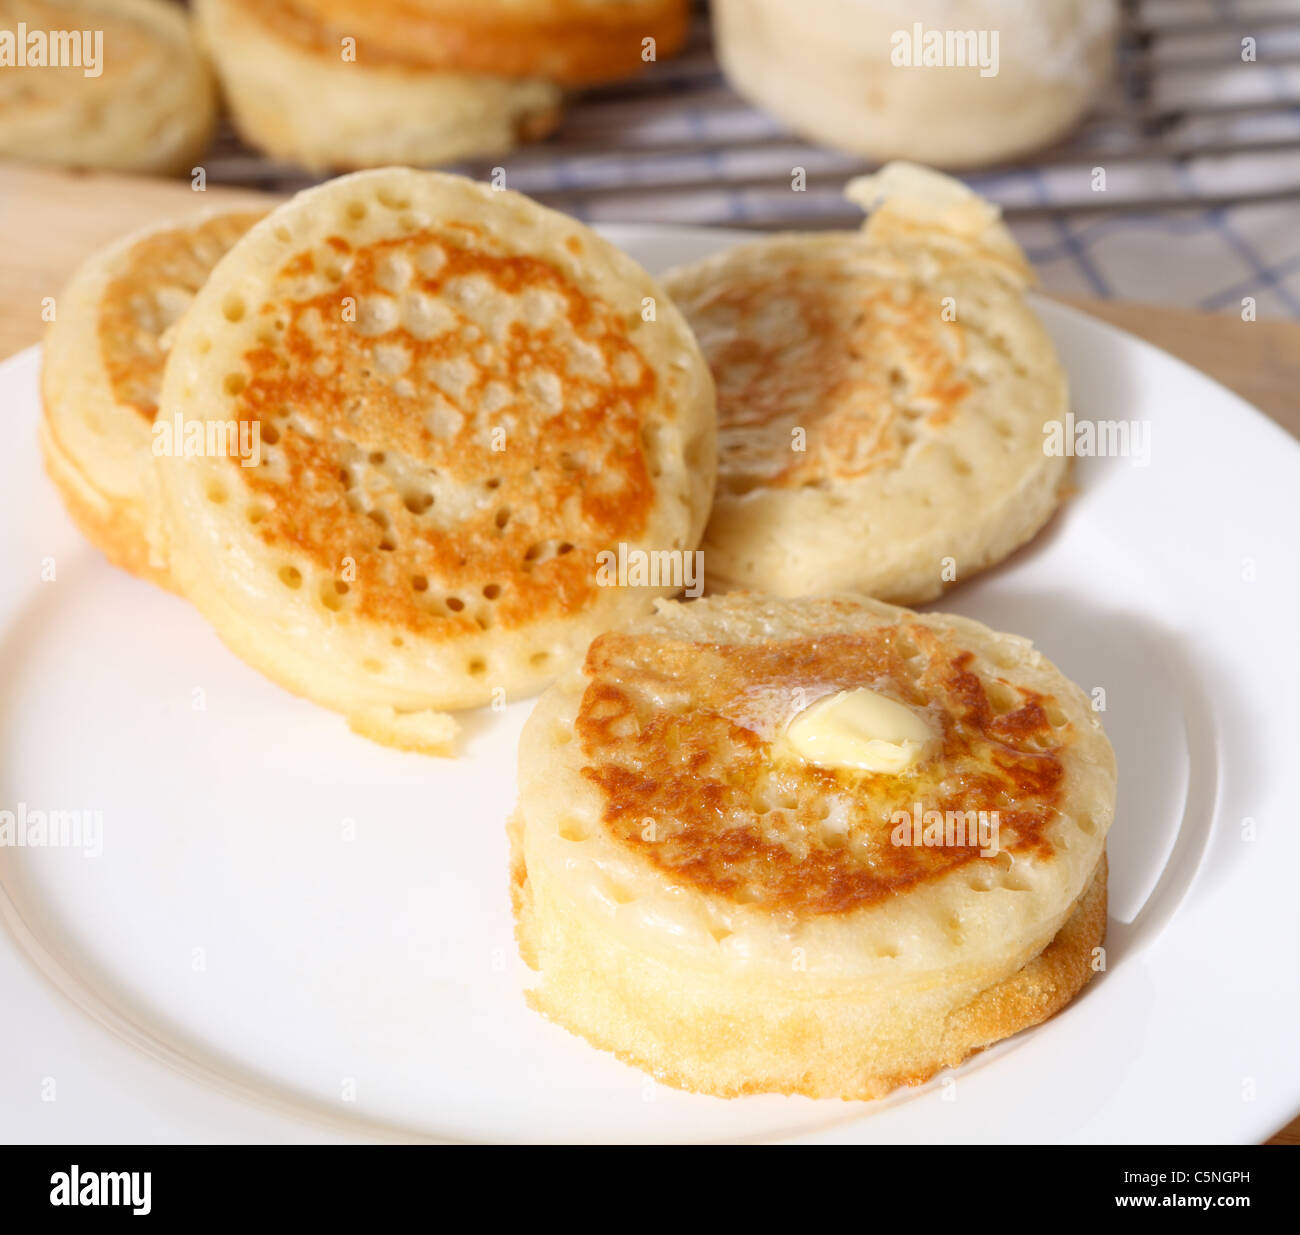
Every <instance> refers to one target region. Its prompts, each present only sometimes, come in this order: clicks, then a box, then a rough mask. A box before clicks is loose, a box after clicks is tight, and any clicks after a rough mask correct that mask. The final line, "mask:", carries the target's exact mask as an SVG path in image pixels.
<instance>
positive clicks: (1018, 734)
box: [575, 619, 1073, 915]
mask: <svg viewBox="0 0 1300 1235" xmlns="http://www.w3.org/2000/svg"><path fill="white" fill-rule="evenodd" d="M973 660H974V657H973V655H972V653H971V652H969V651H966V650H963V648H962V647H961V646H960V644H959V642H958V641H957V639H956V637H955V636H954V635H953V634H952V632H950V631H946V630H943V629H937V628H934V627H931V626H927V625H924V624H922V622H921V621H916V620H906V619H900V620H899V621H898V622H897V623H895V624H891V625H882V626H879V627H874V628H870V629H865V630H859V631H854V632H844V633H837V634H830V635H827V636H825V637H821V638H816V639H808V638H800V639H773V640H770V641H766V642H755V643H749V644H739V643H738V644H716V643H708V642H694V641H688V640H681V639H672V638H667V637H653V636H648V635H627V634H618V633H614V634H606V635H602V636H600V637H599V638H597V639H596V641H595V642H594V643H593V644H592V645H591V648H590V651H589V653H588V656H587V660H586V665H585V672H586V674H587V676H588V678H589V682H588V685H587V687H586V690H585V693H584V695H583V698H582V702H581V706H580V708H579V712H578V717H577V722H576V730H575V732H576V734H577V737H578V739H579V742H580V744H581V751H582V755H583V758H584V767H583V775H584V776H585V777H586V778H587V779H588V780H589V781H591V782H592V783H593V784H594V785H595V786H596V787H597V788H598V789H599V791H600V793H601V796H602V799H603V822H604V825H605V827H606V828H607V829H608V831H609V833H610V834H611V835H612V836H613V837H614V838H615V839H616V840H617V841H618V842H619V843H621V844H622V845H625V846H627V847H628V848H630V849H632V850H634V851H635V852H636V853H637V854H639V855H640V856H641V857H643V858H644V859H645V860H647V861H649V862H651V863H652V864H654V866H656V867H657V868H658V869H660V870H661V871H663V872H664V873H665V874H667V875H669V876H670V877H671V878H672V879H673V880H674V881H675V882H678V883H681V884H684V885H687V886H690V887H693V888H695V889H698V890H701V891H705V892H707V893H710V894H713V895H716V896H720V897H722V898H724V899H727V900H729V901H732V902H736V903H746V904H756V905H759V906H761V907H764V908H767V909H773V910H788V911H791V912H793V913H796V914H801V915H818V914H836V913H843V912H847V911H849V910H852V909H855V908H858V907H861V906H865V905H869V904H872V903H873V902H876V901H878V900H880V899H881V898H883V897H885V896H888V895H890V894H891V893H896V892H900V891H904V890H906V889H908V888H910V887H913V886H915V885H919V884H922V883H924V882H926V881H931V880H934V879H937V878H939V877H940V876H942V875H945V874H946V873H948V872H950V871H952V870H953V869H955V868H957V867H959V866H962V865H965V864H967V863H971V862H974V861H976V860H977V859H978V856H979V848H978V847H977V846H975V847H972V846H970V845H967V844H960V843H959V844H956V845H953V846H926V845H917V844H904V845H896V844H894V843H893V841H892V833H893V831H894V828H895V822H894V821H893V819H892V816H893V815H894V812H896V811H905V812H907V813H908V815H909V816H914V811H915V809H916V807H917V805H918V804H919V807H920V809H921V811H922V812H925V811H940V812H945V813H946V812H948V811H960V812H967V811H975V812H979V811H985V812H992V811H997V812H998V823H999V837H998V846H999V848H1000V849H1001V850H1002V851H1004V852H1010V853H1011V854H1012V855H1013V857H1014V855H1016V854H1017V853H1026V852H1028V853H1032V854H1034V855H1035V857H1037V858H1040V859H1050V858H1051V857H1052V854H1053V850H1052V846H1051V843H1050V842H1049V840H1048V839H1047V837H1046V836H1045V834H1044V829H1045V828H1046V827H1047V825H1048V824H1049V823H1051V822H1052V820H1053V819H1054V818H1055V817H1056V816H1057V806H1058V801H1059V799H1060V796H1061V792H1062V781H1063V776H1064V770H1063V766H1062V762H1061V754H1062V752H1063V751H1064V750H1065V749H1066V748H1067V747H1068V746H1069V744H1070V743H1071V742H1072V740H1073V730H1072V727H1071V726H1070V724H1069V722H1068V721H1067V719H1066V717H1065V715H1064V713H1063V711H1062V710H1061V708H1060V707H1059V706H1058V705H1057V704H1056V703H1055V701H1054V700H1053V699H1052V698H1051V697H1050V696H1047V695H1043V694H1040V693H1037V692H1035V691H1032V690H1029V689H1026V688H1022V687H1017V686H1013V685H1011V684H1010V683H1008V682H1007V681H1006V680H1005V679H1003V678H1001V677H999V678H988V679H985V678H982V677H981V676H979V675H978V674H977V673H975V672H974V671H973V669H972V663H973ZM861 686H865V687H869V688H870V689H872V690H875V691H878V692H881V693H884V694H886V695H888V696H890V697H892V698H894V699H895V700H897V701H898V702H900V703H903V704H905V705H907V706H911V707H914V708H917V709H918V710H922V711H924V713H925V715H926V716H927V718H928V720H929V722H930V723H931V724H932V725H933V726H934V727H935V729H936V732H937V733H939V734H941V735H942V736H941V738H940V740H939V742H938V746H937V750H936V753H935V754H934V755H933V756H932V757H929V758H927V759H925V760H923V761H922V762H921V763H920V764H918V765H917V766H916V767H915V768H913V769H912V770H911V771H910V772H907V773H903V774H899V775H878V774H872V773H867V772H856V771H848V770H843V769H828V768H823V767H819V766H816V765H813V764H807V763H804V762H802V761H801V760H798V759H797V758H792V757H786V756H782V755H780V754H778V753H776V751H775V750H774V744H775V739H776V737H777V736H778V735H779V733H780V730H781V729H782V728H783V726H784V724H785V723H786V721H787V720H788V718H789V716H790V715H792V714H794V713H795V712H797V711H799V710H800V709H801V708H802V706H804V705H805V704H809V703H812V702H814V701H815V699H816V698H817V697H820V696H821V695H824V694H828V693H831V692H834V691H840V690H848V689H852V688H855V687H861ZM984 860H986V861H989V860H992V861H996V860H997V859H996V858H994V859H987V858H986V859H984Z"/></svg>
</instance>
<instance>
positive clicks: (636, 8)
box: [196, 0, 687, 169]
mask: <svg viewBox="0 0 1300 1235" xmlns="http://www.w3.org/2000/svg"><path fill="white" fill-rule="evenodd" d="M196 9H197V12H198V17H199V23H200V26H201V28H202V31H203V36H204V41H205V43H206V44H207V48H208V51H209V54H210V55H211V56H212V60H213V63H214V64H215V65H216V68H217V72H218V74H219V75H220V77H221V82H222V86H223V87H224V89H225V93H226V98H227V101H228V102H229V104H230V107H231V111H232V112H233V115H234V119H235V124H236V126H237V127H238V128H239V130H240V132H241V134H242V135H243V136H244V137H245V138H246V139H247V140H248V141H250V142H251V143H253V144H254V145H256V146H258V147H260V148H261V149H263V150H265V151H266V152H268V153H269V154H272V155H275V156H276V157H279V158H284V159H290V160H293V161H294V162H297V163H300V164H302V165H303V166H305V167H309V168H314V169H330V168H333V169H343V168H357V167H376V166H382V165H384V164H387V163H424V164H431V163H445V162H448V161H450V160H452V159H457V158H463V157H467V156H470V155H495V154H504V153H505V152H506V151H508V150H510V149H511V148H512V147H513V146H514V145H515V144H516V143H517V142H518V141H520V140H528V139H532V138H538V137H542V136H545V134H547V133H548V132H549V131H550V130H551V129H552V128H554V126H555V125H556V123H557V122H558V121H559V117H560V109H561V105H562V102H563V97H564V91H565V90H566V89H571V88H574V87H578V86H586V85H591V84H594V83H597V82H605V81H611V80H615V79H618V78H621V77H626V76H628V75H629V74H633V73H636V72H638V71H640V70H641V69H642V68H644V67H645V64H646V63H647V61H649V60H653V59H656V58H657V57H658V56H660V55H664V56H667V55H670V54H672V53H673V52H674V51H676V50H677V49H678V48H679V47H680V46H681V43H682V41H683V40H684V38H685V34H686V22H687V4H686V0H197V4H196Z"/></svg>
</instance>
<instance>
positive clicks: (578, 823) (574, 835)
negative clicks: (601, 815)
mask: <svg viewBox="0 0 1300 1235" xmlns="http://www.w3.org/2000/svg"><path fill="white" fill-rule="evenodd" d="M587 836H588V833H587V825H586V824H585V823H583V822H582V820H581V819H575V818H573V816H572V815H567V816H565V818H563V819H561V820H560V838H561V839H562V840H571V841H584V840H586V839H587Z"/></svg>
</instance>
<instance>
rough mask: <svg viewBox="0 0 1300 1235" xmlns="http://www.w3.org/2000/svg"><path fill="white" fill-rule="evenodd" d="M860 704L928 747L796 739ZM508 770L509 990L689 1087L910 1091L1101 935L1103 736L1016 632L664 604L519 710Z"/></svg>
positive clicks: (1027, 1016) (1043, 1006) (1106, 797)
mask: <svg viewBox="0 0 1300 1235" xmlns="http://www.w3.org/2000/svg"><path fill="white" fill-rule="evenodd" d="M862 692H866V693H868V694H869V695H870V696H871V697H872V698H873V699H875V700H876V701H877V705H878V706H879V707H880V708H883V711H882V712H881V713H880V714H881V715H883V714H884V713H885V712H889V711H902V712H906V713H907V714H908V715H909V716H910V717H912V718H914V719H915V720H916V721H917V723H920V724H923V725H924V726H925V727H926V728H927V730H928V731H929V732H930V733H931V734H932V741H930V742H929V744H928V745H927V746H925V747H924V748H922V753H920V754H917V755H916V756H915V757H914V761H913V762H912V763H910V764H909V765H908V766H907V767H906V768H900V769H898V770H896V771H892V772H890V773H888V774H881V773H877V772H873V771H869V770H863V769H862V768H860V767H856V766H852V765H850V764H845V763H836V762H834V761H826V760H823V759H821V758H818V760H817V761H813V760H811V759H809V758H807V757H806V756H803V755H800V754H798V753H795V752H793V751H792V748H791V744H790V742H791V738H792V736H793V735H794V733H795V732H796V729H795V725H794V724H793V723H792V722H794V721H795V719H796V718H804V717H811V716H813V715H814V713H815V710H816V709H817V708H818V707H819V706H820V705H822V704H823V703H824V702H825V701H828V700H837V699H853V698H855V697H857V696H858V695H859V694H860V693H862ZM864 715H865V713H864ZM873 723H874V722H873ZM821 736H822V737H823V738H828V737H829V738H831V739H834V738H836V737H837V736H838V737H839V738H841V739H842V738H844V737H845V731H844V730H841V732H840V733H839V734H838V735H836V734H834V733H829V734H828V733H827V732H825V731H824V732H823V733H822V735H821ZM849 736H852V734H851V732H850V734H849ZM850 744H851V743H850ZM833 745H834V743H833V742H830V743H829V744H827V745H823V747H822V749H829V748H830V746H833ZM519 784H520V797H519V806H518V810H517V812H516V816H515V819H514V820H513V821H512V824H511V828H510V833H511V842H512V850H513V878H512V890H513V899H514V907H515V912H516V918H517V925H518V937H519V943H520V947H521V951H522V954H523V956H524V959H525V960H526V961H527V962H528V963H529V964H530V965H532V966H533V967H535V968H537V969H539V970H540V972H541V980H540V983H539V985H538V986H537V988H536V989H535V991H533V992H532V993H531V996H530V998H531V1001H532V1002H533V1004H534V1005H535V1006H536V1007H537V1008H539V1009H540V1010H541V1011H543V1012H544V1013H546V1014H547V1015H548V1016H550V1017H551V1018H553V1019H554V1020H556V1021H557V1022H559V1023H560V1024H561V1025H564V1026H565V1027H566V1028H568V1029H570V1030H572V1031H573V1032H575V1033H578V1034H580V1035H581V1036H583V1037H585V1038H586V1039H587V1040H588V1041H590V1042H592V1043H593V1044H595V1045H596V1046H599V1047H602V1048H604V1049H607V1050H611V1051H614V1052H615V1053H617V1054H618V1055H619V1056H620V1057H622V1058H623V1059H625V1060H626V1061H628V1062H630V1063H633V1064H635V1065H637V1066H638V1067H641V1068H644V1069H646V1070H648V1071H650V1072H652V1073H653V1074H654V1075H655V1076H657V1077H658V1078H660V1079H661V1080H664V1081H667V1082H668V1083H670V1084H674V1085H679V1086H682V1087H685V1088H688V1089H694V1090H699V1091H702V1092H706V1093H712V1094H718V1095H723V1096H731V1095H735V1094H742V1093H755V1092H780V1093H799V1094H806V1095H809V1096H811V1097H841V1098H874V1097H879V1096H880V1095H882V1094H884V1093H887V1092H888V1091H889V1090H890V1089H892V1088H894V1087H895V1086H897V1085H901V1084H915V1083H919V1082H921V1081H923V1080H925V1079H926V1078H927V1077H929V1076H930V1075H932V1074H933V1073H934V1072H935V1071H937V1070H938V1069H940V1068H943V1067H945V1066H948V1065H952V1064H956V1063H958V1062H959V1061H960V1060H961V1059H962V1058H964V1057H965V1056H966V1055H967V1054H969V1053H970V1052H971V1051H973V1050H977V1049H979V1048H981V1047H983V1046H986V1045H988V1044H990V1043H992V1042H994V1041H997V1040H998V1039H1000V1038H1003V1037H1006V1036H1008V1035H1010V1034H1013V1033H1016V1032H1017V1031H1018V1030H1020V1029H1023V1028H1025V1027H1027V1026H1029V1025H1033V1024H1036V1023H1038V1022H1039V1021H1041V1020H1043V1019H1045V1018H1046V1017H1047V1016H1050V1015H1051V1014H1052V1013H1053V1012H1055V1011H1057V1010H1058V1009H1059V1008H1061V1007H1062V1006H1064V1004H1066V1003H1068V1002H1069V1000H1070V999H1071V998H1072V997H1073V996H1074V995H1075V994H1076V993H1077V992H1078V990H1079V989H1080V988H1081V987H1082V986H1083V984H1084V983H1085V982H1087V980H1088V978H1089V977H1090V976H1091V973H1092V971H1093V966H1094V962H1095V956H1094V951H1093V950H1094V949H1095V948H1097V947H1098V946H1099V945H1100V942H1101V939H1102V936H1103V933H1104V930H1105V918H1106V914H1105V887H1106V866H1105V842H1106V833H1107V830H1108V829H1109V827H1110V824H1111V820H1112V817H1113V814H1114V807H1115V761H1114V755H1113V753H1112V751H1111V748H1110V745H1109V743H1108V742H1107V740H1106V737H1105V734H1104V733H1103V732H1102V730H1101V726H1100V724H1099V723H1098V721H1097V718H1096V716H1095V714H1094V713H1093V711H1092V709H1091V708H1090V706H1089V703H1088V700H1087V698H1086V697H1085V696H1084V694H1083V692H1082V691H1081V690H1080V689H1079V688H1078V687H1077V686H1075V685H1074V684H1072V683H1071V682H1069V681H1068V680H1067V679H1066V678H1065V677H1064V676H1063V675H1062V674H1061V673H1060V672H1059V671H1058V670H1057V669H1056V668H1054V667H1053V666H1052V665H1051V664H1050V663H1049V662H1048V661H1047V660H1046V659H1045V658H1044V657H1043V656H1041V655H1040V654H1039V653H1038V652H1036V651H1035V650H1034V648H1033V647H1032V645H1031V644H1030V643H1029V642H1028V641H1027V640H1024V639H1021V638H1018V637H1016V636H1014V635H1005V634H999V633H996V632H994V631H992V630H989V629H988V628H987V627H984V626H981V625H979V624H978V623H976V622H972V621H969V620H967V619H965V618H960V617H954V616H948V615H943V614H918V613H913V612H911V611H909V610H906V609H899V608H895V607H894V606H891V605H886V604H883V603H881V602H878V601H872V600H867V599H864V598H856V597H847V596H844V597H832V598H820V599H802V600H782V599H776V598H770V597H763V596H758V595H754V594H746V593H741V592H735V593H730V594H728V595H726V596H718V597H711V598H706V599H704V600H700V601H694V602H690V603H685V604H683V603H679V602H667V601H666V602H661V603H660V605H659V607H658V611H657V613H656V614H655V615H654V616H652V617H648V618H643V619H640V620H638V621H636V622H634V623H632V624H631V625H629V626H628V627H627V628H625V629H622V630H619V631H616V632H610V633H607V634H605V635H602V636H600V637H599V638H598V639H596V640H595V641H594V642H593V643H592V645H591V648H590V650H589V651H588V654H587V657H586V661H585V664H584V665H583V666H582V667H581V668H580V669H579V668H575V669H573V670H572V671H570V672H568V673H566V674H565V675H564V676H563V677H562V678H561V679H560V680H559V681H557V683H556V684H555V686H553V687H552V688H551V690H549V691H548V692H547V693H546V694H545V695H544V696H543V697H542V699H541V700H540V701H539V702H538V705H537V707H536V709H535V710H534V712H533V715H532V716H531V717H530V719H529V721H528V724H527V726H526V727H525V730H524V734H523V737H522V739H521V743H520V758H519ZM936 821H937V824H938V828H937V832H936V831H935V824H936ZM977 824H978V828H976V825H977Z"/></svg>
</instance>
